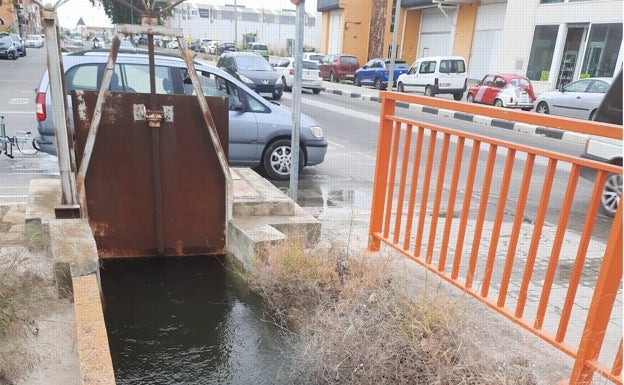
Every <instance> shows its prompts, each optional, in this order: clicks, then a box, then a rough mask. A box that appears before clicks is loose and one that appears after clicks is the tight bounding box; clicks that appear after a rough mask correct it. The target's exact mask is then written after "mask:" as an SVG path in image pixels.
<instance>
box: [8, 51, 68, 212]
mask: <svg viewBox="0 0 624 385" xmlns="http://www.w3.org/2000/svg"><path fill="white" fill-rule="evenodd" d="M46 66H47V61H46V56H45V49H38V48H27V49H26V56H25V57H21V58H19V59H17V60H0V74H2V76H0V116H3V117H4V123H5V130H6V135H7V136H9V137H12V136H15V135H18V136H24V132H27V131H31V132H32V135H33V136H34V135H36V133H37V118H36V115H35V89H36V88H37V86H38V85H39V80H40V79H41V76H42V74H43V72H44V69H45V68H46ZM0 120H1V119H0ZM0 144H1V143H0ZM13 156H14V158H13V159H11V158H9V157H7V156H6V155H5V153H4V152H3V153H2V154H0V204H12V203H25V202H26V201H27V199H28V184H29V182H30V180H31V179H34V178H58V165H57V161H56V157H54V156H51V155H48V154H42V153H38V154H35V155H24V154H22V153H20V152H19V151H18V150H17V149H16V148H15V147H14V150H13Z"/></svg>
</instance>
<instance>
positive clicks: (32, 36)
mask: <svg viewBox="0 0 624 385" xmlns="http://www.w3.org/2000/svg"><path fill="white" fill-rule="evenodd" d="M40 38H41V37H40V36H37V35H28V36H27V37H26V39H28V40H39V39H40Z"/></svg>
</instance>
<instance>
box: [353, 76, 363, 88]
mask: <svg viewBox="0 0 624 385" xmlns="http://www.w3.org/2000/svg"><path fill="white" fill-rule="evenodd" d="M353 84H354V85H355V86H356V87H361V86H362V83H360V77H359V76H357V75H355V77H354V78H353Z"/></svg>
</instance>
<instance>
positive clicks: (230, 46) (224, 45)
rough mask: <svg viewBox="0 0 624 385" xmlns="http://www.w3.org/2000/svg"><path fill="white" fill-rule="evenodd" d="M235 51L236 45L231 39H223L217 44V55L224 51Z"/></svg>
mask: <svg viewBox="0 0 624 385" xmlns="http://www.w3.org/2000/svg"><path fill="white" fill-rule="evenodd" d="M228 51H229V52H235V51H236V45H235V44H234V43H232V42H229V41H222V42H221V43H219V45H218V46H217V55H221V54H222V53H223V52H228Z"/></svg>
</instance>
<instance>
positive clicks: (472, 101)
mask: <svg viewBox="0 0 624 385" xmlns="http://www.w3.org/2000/svg"><path fill="white" fill-rule="evenodd" d="M466 101H467V102H468V103H474V95H472V93H470V92H469V93H468V96H466Z"/></svg>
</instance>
